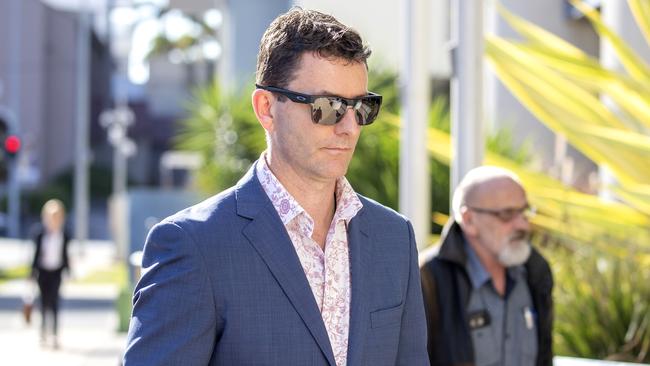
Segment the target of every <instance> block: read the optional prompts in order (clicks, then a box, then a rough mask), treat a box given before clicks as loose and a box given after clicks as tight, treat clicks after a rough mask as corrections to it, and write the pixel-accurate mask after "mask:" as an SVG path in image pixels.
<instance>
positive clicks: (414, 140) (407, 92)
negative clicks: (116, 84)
mask: <svg viewBox="0 0 650 366" xmlns="http://www.w3.org/2000/svg"><path fill="white" fill-rule="evenodd" d="M405 10H406V11H405V13H406V14H405V15H406V16H405V19H404V20H405V23H404V24H405V37H406V39H405V42H404V45H405V49H404V61H403V62H402V67H401V75H400V82H401V98H402V109H401V111H402V112H401V113H402V115H401V131H400V165H399V170H400V172H399V209H400V212H401V213H402V214H404V215H405V216H407V217H408V218H409V219H410V220H411V222H412V223H413V229H414V231H415V238H416V240H417V243H418V247H419V248H424V247H426V246H428V245H429V244H430V243H429V233H430V227H431V209H430V193H431V192H430V177H429V155H428V152H427V148H426V144H427V127H428V120H429V118H428V117H429V116H428V111H429V99H430V85H431V78H430V74H429V60H428V56H429V46H430V45H429V30H428V27H427V25H428V23H429V19H430V16H429V15H430V14H429V6H428V1H427V0H408V1H407V2H406V7H405Z"/></svg>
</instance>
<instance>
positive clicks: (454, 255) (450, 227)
mask: <svg viewBox="0 0 650 366" xmlns="http://www.w3.org/2000/svg"><path fill="white" fill-rule="evenodd" d="M440 241H441V243H442V244H441V245H440V249H439V250H438V256H437V257H438V258H439V259H442V260H446V261H449V262H453V263H455V264H458V265H460V266H463V267H465V263H467V252H466V251H465V246H464V245H463V242H464V241H465V236H464V235H463V230H462V229H461V228H460V225H459V224H458V223H457V222H456V221H455V220H454V219H453V218H452V219H449V221H447V224H445V227H444V228H443V230H442V235H441V236H440Z"/></svg>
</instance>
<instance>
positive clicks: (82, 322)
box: [0, 239, 126, 366]
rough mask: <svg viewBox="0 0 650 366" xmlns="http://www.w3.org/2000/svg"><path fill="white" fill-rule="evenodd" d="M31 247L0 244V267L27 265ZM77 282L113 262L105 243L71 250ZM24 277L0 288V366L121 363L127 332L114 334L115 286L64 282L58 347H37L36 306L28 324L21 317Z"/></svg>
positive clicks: (24, 290) (37, 313)
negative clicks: (78, 279) (0, 350)
mask: <svg viewBox="0 0 650 366" xmlns="http://www.w3.org/2000/svg"><path fill="white" fill-rule="evenodd" d="M30 256H31V248H30V247H29V245H26V244H25V243H21V242H17V241H8V240H5V239H2V240H0V257H1V258H2V260H0V268H9V267H10V266H17V265H22V264H25V263H28V261H29V257H30ZM71 256H72V258H71V260H72V261H73V263H74V275H75V277H77V278H80V277H83V276H85V275H86V274H88V273H92V272H93V271H95V270H97V269H101V268H105V267H106V266H110V264H111V263H112V261H113V260H114V247H113V245H112V244H110V243H107V242H89V243H87V245H86V246H85V247H84V248H83V249H82V248H80V247H79V246H75V245H74V244H73V246H72V247H71ZM27 286H28V282H27V281H26V280H24V279H20V280H13V281H9V282H5V283H3V284H0V345H2V346H1V349H2V352H0V364H2V365H53V366H57V365H66V366H67V365H70V366H77V365H80V366H81V365H92V366H95V365H97V366H103V365H110V366H116V365H120V360H121V356H122V353H123V351H124V344H125V338H126V335H125V334H118V333H117V332H116V329H117V324H118V321H117V313H116V311H115V306H114V301H115V299H116V297H117V293H118V291H119V289H118V288H117V286H116V285H114V284H102V283H91V284H88V283H83V282H82V283H78V282H75V281H73V280H70V279H67V280H65V279H64V284H63V286H62V289H61V294H62V302H61V305H60V306H61V310H60V313H59V349H58V350H54V349H52V347H51V346H42V345H41V344H40V343H39V329H40V328H39V327H40V321H41V317H40V310H39V309H38V307H35V308H34V312H33V313H32V322H31V324H29V325H28V324H26V323H25V321H24V319H23V318H22V314H21V313H20V309H21V306H22V297H23V295H24V294H25V293H26V291H27V288H28V287H27Z"/></svg>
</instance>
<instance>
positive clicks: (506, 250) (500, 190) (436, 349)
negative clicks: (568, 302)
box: [421, 166, 553, 366]
mask: <svg viewBox="0 0 650 366" xmlns="http://www.w3.org/2000/svg"><path fill="white" fill-rule="evenodd" d="M452 210H453V213H454V218H453V219H452V220H451V221H450V222H449V223H448V224H447V225H446V227H445V230H444V231H443V235H442V238H441V243H442V244H441V245H440V246H438V247H436V248H435V249H433V250H430V251H429V252H428V253H427V252H425V253H423V254H422V258H421V259H422V260H421V263H423V265H422V266H421V276H422V287H423V291H424V301H425V308H426V312H427V327H428V332H429V338H428V350H429V357H430V360H431V365H477V366H487V365H500V366H533V365H552V356H553V354H552V349H551V331H552V323H553V316H552V315H553V308H552V304H553V302H552V297H551V291H552V288H553V279H552V275H551V270H550V268H549V265H548V263H547V262H546V260H544V258H542V256H541V255H540V254H539V252H537V251H536V250H535V249H534V248H532V247H531V245H530V243H529V242H528V238H529V233H530V224H529V222H528V219H529V217H530V215H531V214H532V213H533V210H532V209H531V207H530V205H529V203H528V200H527V199H526V192H525V191H524V188H523V187H522V184H521V182H520V181H519V178H518V177H517V176H516V175H515V174H514V173H512V172H510V171H508V170H506V169H502V168H497V167H490V166H483V167H479V168H475V169H473V170H471V171H470V172H469V173H468V174H467V175H466V176H465V177H464V178H463V180H462V181H461V183H460V184H459V186H458V188H457V189H456V190H455V192H454V196H453V200H452Z"/></svg>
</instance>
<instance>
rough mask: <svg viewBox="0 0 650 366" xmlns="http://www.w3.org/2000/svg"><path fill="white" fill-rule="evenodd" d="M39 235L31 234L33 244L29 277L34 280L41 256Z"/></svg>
mask: <svg viewBox="0 0 650 366" xmlns="http://www.w3.org/2000/svg"><path fill="white" fill-rule="evenodd" d="M41 236H42V235H41V234H39V233H37V232H34V233H33V234H32V238H33V239H32V241H33V242H34V257H32V271H31V277H34V278H36V276H37V275H38V261H39V260H40V256H41Z"/></svg>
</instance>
